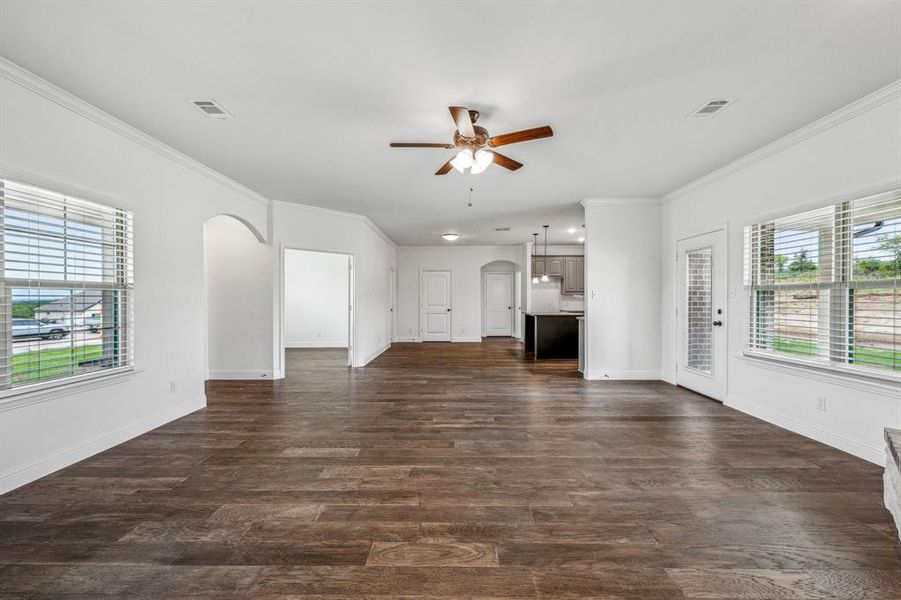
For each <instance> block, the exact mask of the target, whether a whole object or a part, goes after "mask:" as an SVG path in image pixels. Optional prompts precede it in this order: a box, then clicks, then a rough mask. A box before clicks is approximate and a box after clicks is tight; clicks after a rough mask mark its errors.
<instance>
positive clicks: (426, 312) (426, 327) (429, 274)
mask: <svg viewBox="0 0 901 600" xmlns="http://www.w3.org/2000/svg"><path fill="white" fill-rule="evenodd" d="M421 328H422V332H421V334H422V341H424V342H449V341H450V339H451V273H450V271H423V272H422V325H421Z"/></svg>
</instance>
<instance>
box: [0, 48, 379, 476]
mask: <svg viewBox="0 0 901 600" xmlns="http://www.w3.org/2000/svg"><path fill="white" fill-rule="evenodd" d="M0 76H2V78H0V98H2V102H0V140H2V143H0V175H2V176H4V177H10V178H13V179H16V178H17V179H19V180H21V181H24V182H26V183H31V184H34V185H40V186H43V187H47V188H50V189H55V190H58V191H61V192H65V193H69V194H72V195H75V196H80V197H83V198H86V199H89V200H94V201H98V202H107V203H111V204H114V205H117V206H121V207H123V208H129V209H132V210H133V211H134V236H135V239H134V263H135V266H134V269H135V291H134V296H135V303H134V305H135V315H134V319H135V320H134V326H135V328H134V331H135V365H136V369H135V371H134V372H133V373H131V374H128V375H125V376H121V377H115V378H103V379H101V380H97V381H96V382H93V383H90V384H84V385H79V386H73V385H70V386H66V387H65V388H64V389H57V391H48V392H42V393H36V394H29V395H28V396H18V397H14V398H13V399H4V400H0V493H2V492H4V491H7V490H9V489H12V488H15V487H18V486H20V485H23V484H24V483H27V482H29V481H32V480H34V479H37V478H39V477H41V476H43V475H46V474H48V473H51V472H53V471H55V470H57V469H60V468H62V467H64V466H66V465H69V464H72V463H73V462H76V461H78V460H81V459H83V458H85V457H87V456H90V455H92V454H95V453H97V452H99V451H101V450H104V449H106V448H109V447H111V446H114V445H116V444H118V443H121V442H123V441H125V440H127V439H129V438H132V437H134V436H136V435H139V434H141V433H144V432H145V431H148V430H150V429H153V428H155V427H158V426H159V425H162V424H163V423H166V422H168V421H171V420H172V419H175V418H178V417H180V416H183V415H185V414H187V413H190V412H192V411H194V410H197V409H199V408H202V407H203V406H205V404H206V398H205V396H204V381H205V379H206V375H207V355H208V354H209V353H210V350H212V358H213V361H215V362H217V363H218V362H219V361H220V359H223V360H224V359H227V360H225V362H224V363H222V364H227V365H228V366H229V369H228V370H231V371H232V375H233V376H236V373H240V372H241V371H244V372H246V374H247V376H252V377H257V376H259V375H261V374H262V372H271V373H272V376H273V377H280V376H283V373H284V368H283V365H284V362H283V355H282V352H281V343H282V339H281V335H282V322H281V318H282V313H281V308H282V306H281V301H282V288H281V269H282V261H281V250H282V249H283V247H284V246H285V245H288V246H294V247H298V248H306V249H310V250H323V251H331V252H346V253H351V254H354V255H355V257H356V258H355V260H356V262H355V275H354V278H355V282H356V288H355V294H354V297H355V300H354V306H355V309H356V311H357V317H358V321H357V322H358V326H357V328H356V331H355V333H354V339H355V343H356V346H357V347H356V352H355V355H354V364H355V366H361V365H363V364H365V363H366V362H368V361H369V360H371V359H372V358H373V357H375V356H377V355H378V354H379V353H380V352H382V351H383V350H384V349H386V348H387V347H388V339H389V338H388V323H389V316H390V313H389V312H388V302H387V299H388V294H387V290H388V270H389V269H390V268H392V267H393V266H394V265H395V249H394V244H393V243H392V242H391V241H390V240H389V239H387V238H386V237H385V236H384V234H383V233H381V232H380V231H379V230H378V229H377V228H376V227H375V226H374V225H372V224H371V222H369V220H368V219H366V218H365V217H361V216H359V215H352V214H348V213H336V212H333V211H326V210H320V209H312V208H309V207H304V206H300V205H296V204H289V203H281V202H269V201H268V200H267V199H266V198H264V197H262V196H260V195H258V194H255V193H254V192H252V191H251V190H248V189H247V188H244V187H242V186H240V185H238V184H237V183H235V182H233V181H231V180H229V179H228V178H226V177H224V176H223V175H221V174H219V173H216V172H215V171H212V170H211V169H209V168H207V167H205V166H203V165H201V164H200V163H197V162H196V161H193V160H192V159H190V158H188V157H186V156H184V155H182V154H180V153H178V152H177V151H175V150H173V149H171V148H169V147H168V146H165V145H164V144H162V143H160V142H159V141H156V140H154V139H153V138H150V137H149V136H147V135H146V134H143V133H142V132H140V131H138V130H136V129H134V128H132V127H130V126H128V125H126V124H124V123H122V122H121V121H118V120H116V119H114V118H113V117H111V116H109V115H107V114H105V113H103V112H102V111H100V110H98V109H96V108H94V107H92V106H91V105H89V104H87V103H86V102H84V101H82V100H80V99H78V98H76V97H74V96H72V95H70V94H67V93H66V92H65V91H63V90H61V89H59V88H56V87H54V86H53V85H52V84H49V83H47V82H46V81H43V80H41V79H40V78H37V77H35V76H34V75H32V74H30V73H28V72H27V71H24V70H22V69H20V68H18V67H16V66H15V65H13V64H12V63H9V62H8V61H3V60H2V59H0ZM223 214H225V215H230V216H232V217H234V218H236V219H239V220H241V221H243V222H244V223H246V224H247V225H248V226H250V227H251V228H253V230H254V231H255V233H256V234H258V237H259V238H261V239H263V240H265V242H266V243H267V245H266V246H263V245H261V244H257V245H256V246H253V245H250V244H249V242H248V238H247V237H246V233H247V232H246V231H243V230H239V229H236V230H234V231H232V235H233V236H238V237H237V238H232V241H235V240H236V239H240V240H243V241H241V242H236V243H241V244H242V245H243V244H244V243H245V242H248V245H247V246H246V247H247V249H251V250H250V252H252V253H253V254H254V261H253V264H262V262H263V261H262V254H263V253H266V252H268V253H269V264H268V265H266V268H260V269H259V271H260V272H259V273H256V274H254V275H253V277H254V284H253V285H248V286H246V290H247V291H254V288H259V289H258V290H256V291H258V294H257V293H251V294H248V295H247V296H245V300H246V303H244V304H241V305H240V306H235V307H232V309H231V310H234V311H236V312H235V313H233V314H241V315H242V318H244V319H246V321H247V322H248V323H249V322H254V323H257V322H259V323H261V325H260V327H259V329H260V331H259V334H258V335H259V337H257V335H256V334H255V335H253V336H252V342H251V343H250V345H249V346H248V345H247V344H246V342H247V340H248V339H249V338H248V336H246V335H242V336H241V337H240V340H241V343H242V344H244V348H245V350H247V351H246V352H243V351H242V352H243V358H244V359H246V362H242V361H237V360H234V359H235V358H236V356H235V355H233V356H230V357H223V356H222V355H220V354H218V352H219V350H218V349H208V348H207V314H206V313H207V309H206V299H205V295H206V286H205V283H204V282H205V266H204V223H205V222H207V221H209V220H210V219H212V218H213V217H215V216H217V215H223ZM270 223H272V225H271V226H270ZM217 245H220V244H217ZM216 271H217V273H219V274H222V273H223V271H222V269H220V268H219V267H216ZM264 271H268V275H267V273H265V272H264ZM216 277H217V279H218V277H219V275H216ZM267 281H268V282H269V283H268V285H267V283H266V282H267ZM214 302H215V300H214ZM264 303H265V304H266V305H268V307H269V308H268V314H269V315H271V316H270V317H269V318H268V322H266V321H267V320H266V318H265V317H264V316H263V315H264V314H266V312H267V309H265V308H263V307H262V304H264ZM218 310H219V309H218V308H215V307H214V311H216V314H213V315H212V321H213V323H214V326H215V323H216V322H220V321H222V320H223V319H222V318H221V315H220V314H219V313H218ZM222 314H226V313H222ZM248 315H253V316H252V317H248ZM255 327H256V326H255ZM267 332H268V333H267ZM263 340H266V341H268V344H265V345H264V344H263ZM251 347H252V348H253V350H252V351H251V350H249V348H251ZM214 367H215V365H214ZM173 384H174V385H173ZM173 390H174V391H173Z"/></svg>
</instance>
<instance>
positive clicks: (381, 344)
mask: <svg viewBox="0 0 901 600" xmlns="http://www.w3.org/2000/svg"><path fill="white" fill-rule="evenodd" d="M297 200H298V201H300V202H302V201H304V199H303V198H299V199H297ZM272 211H273V212H272V237H273V239H274V240H275V243H276V244H277V245H278V246H279V247H280V248H281V249H282V250H285V249H291V248H293V249H304V250H318V251H321V252H338V253H344V254H352V255H353V257H354V291H353V296H354V302H353V307H354V308H353V310H354V311H355V313H354V329H355V331H354V335H353V344H354V349H353V360H354V366H355V367H361V366H363V365H365V364H366V363H368V362H369V361H371V360H372V359H373V358H375V357H376V356H378V355H379V354H381V353H382V352H384V351H385V350H387V349H388V347H389V346H390V345H391V331H390V322H391V321H390V312H389V310H388V272H389V270H390V269H392V268H395V266H396V264H397V248H396V246H395V245H394V243H393V242H392V241H391V240H390V239H389V238H387V237H386V236H385V234H384V233H382V232H381V231H380V230H379V229H378V228H376V227H375V226H374V225H373V224H372V223H371V222H370V221H369V220H368V219H367V218H365V217H362V216H360V215H354V214H351V213H342V212H338V211H331V210H326V209H319V208H312V207H309V206H304V205H301V204H294V203H291V202H278V201H275V202H273V203H272ZM278 263H279V264H278V265H277V266H276V270H277V274H276V277H275V280H276V281H279V280H280V279H281V269H282V268H283V266H284V265H283V260H279V261H278ZM283 293H284V289H283V288H279V290H278V292H277V295H276V296H275V302H276V304H277V306H278V308H277V311H276V312H277V314H284V306H283ZM285 335H286V333H285V331H284V329H283V328H282V325H281V324H280V323H279V322H278V320H277V321H276V332H275V340H276V344H275V346H274V347H273V352H274V353H275V356H276V361H275V362H276V376H278V375H279V374H280V373H283V372H284V353H283V351H282V341H283V340H284V339H285Z"/></svg>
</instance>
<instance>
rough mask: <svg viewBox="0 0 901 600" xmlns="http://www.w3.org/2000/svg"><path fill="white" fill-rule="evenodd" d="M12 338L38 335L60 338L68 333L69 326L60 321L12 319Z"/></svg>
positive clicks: (50, 338) (42, 337) (54, 338)
mask: <svg viewBox="0 0 901 600" xmlns="http://www.w3.org/2000/svg"><path fill="white" fill-rule="evenodd" d="M12 330H13V338H23V337H39V338H41V339H44V340H61V339H63V338H64V337H66V336H67V335H69V326H68V325H62V324H60V323H44V322H42V321H38V320H37V319H13V327H12Z"/></svg>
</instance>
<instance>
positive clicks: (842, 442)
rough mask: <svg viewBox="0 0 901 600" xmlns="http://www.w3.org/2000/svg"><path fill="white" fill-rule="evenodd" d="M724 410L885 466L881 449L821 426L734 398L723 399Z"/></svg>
mask: <svg viewBox="0 0 901 600" xmlns="http://www.w3.org/2000/svg"><path fill="white" fill-rule="evenodd" d="M726 406H728V407H729V408H734V409H735V410H737V411H740V412H743V413H745V414H748V415H751V416H752V417H756V418H758V419H760V420H762V421H766V422H767V423H771V424H773V425H776V426H777V427H781V428H783V429H787V430H789V431H791V432H793V433H797V434H799V435H803V436H804V437H806V438H810V439H812V440H816V441H818V442H821V443H823V444H826V445H827V446H832V447H833V448H838V449H839V450H842V451H843V452H847V453H848V454H853V455H854V456H856V457H858V458H862V459H864V460H867V461H869V462H872V463H876V464H877V465H884V464H885V450H884V449H883V448H882V446H880V445H873V444H869V443H867V442H866V441H864V440H861V439H858V438H855V437H852V436H850V435H846V434H844V433H839V432H837V431H832V430H831V429H827V428H825V427H823V426H821V425H817V424H815V423H809V422H807V421H803V420H801V419H799V418H797V417H794V416H792V415H789V414H786V413H784V412H782V411H778V410H774V409H772V408H769V407H767V406H761V405H760V404H757V403H756V402H752V401H750V400H747V399H744V398H739V397H737V396H735V395H734V394H729V395H727V396H726Z"/></svg>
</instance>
